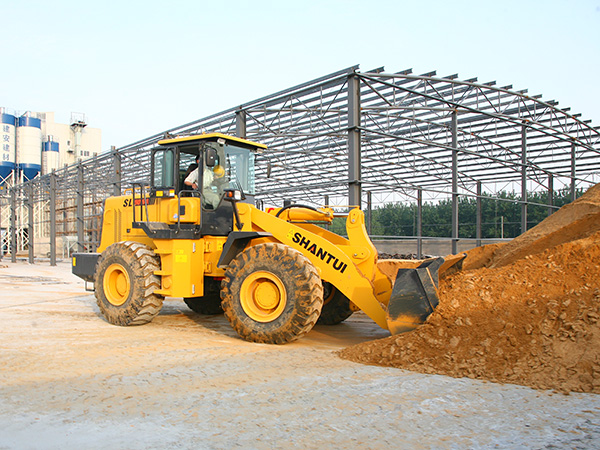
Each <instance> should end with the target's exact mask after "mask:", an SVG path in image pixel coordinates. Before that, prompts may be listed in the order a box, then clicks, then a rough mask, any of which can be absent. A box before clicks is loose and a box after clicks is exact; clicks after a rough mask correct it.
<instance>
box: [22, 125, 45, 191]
mask: <svg viewBox="0 0 600 450" xmlns="http://www.w3.org/2000/svg"><path fill="white" fill-rule="evenodd" d="M17 163H18V165H19V169H20V170H21V171H22V172H23V179H27V180H31V179H32V178H35V177H36V176H37V175H38V174H39V173H40V170H41V168H42V121H41V120H40V119H38V118H35V117H29V116H28V115H24V116H21V117H19V121H18V123H17Z"/></svg>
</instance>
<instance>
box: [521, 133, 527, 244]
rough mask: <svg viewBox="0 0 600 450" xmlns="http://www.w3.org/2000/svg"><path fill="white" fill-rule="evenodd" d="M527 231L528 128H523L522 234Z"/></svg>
mask: <svg viewBox="0 0 600 450" xmlns="http://www.w3.org/2000/svg"><path fill="white" fill-rule="evenodd" d="M526 231H527V126H526V125H523V126H522V127H521V234H523V233H525V232H526Z"/></svg>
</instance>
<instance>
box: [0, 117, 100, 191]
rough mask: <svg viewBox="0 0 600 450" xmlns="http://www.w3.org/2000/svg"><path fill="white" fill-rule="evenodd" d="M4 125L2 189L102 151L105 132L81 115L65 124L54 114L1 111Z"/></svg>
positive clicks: (1, 131)
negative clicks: (59, 121) (57, 120)
mask: <svg viewBox="0 0 600 450" xmlns="http://www.w3.org/2000/svg"><path fill="white" fill-rule="evenodd" d="M0 122H1V124H2V128H1V129H0V142H1V146H0V185H6V184H8V185H12V184H18V183H21V182H24V181H28V180H32V179H34V178H35V177H37V176H39V175H45V174H48V173H51V172H52V171H53V170H56V169H59V168H60V167H63V166H65V165H70V164H73V163H75V162H76V161H78V160H84V159H88V158H91V157H93V156H95V155H97V154H99V153H100V151H101V149H102V133H101V130H100V129H99V128H92V127H89V126H88V124H87V121H86V118H85V115H84V114H81V113H72V114H71V120H70V121H69V123H68V124H64V123H57V122H55V120H54V113H53V112H31V111H27V112H25V113H22V114H17V113H15V112H9V111H8V110H7V109H6V108H0Z"/></svg>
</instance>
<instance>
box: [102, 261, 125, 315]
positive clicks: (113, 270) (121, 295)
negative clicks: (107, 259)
mask: <svg viewBox="0 0 600 450" xmlns="http://www.w3.org/2000/svg"><path fill="white" fill-rule="evenodd" d="M103 285H104V295H105V296H106V299H107V300H108V301H109V303H110V304H112V305H115V306H121V305H122V304H123V303H125V302H126V301H127V298H128V297H129V292H130V291H131V281H130V280H129V274H128V273H127V270H126V269H125V267H123V266H122V265H121V264H111V265H110V266H109V267H108V269H106V272H105V273H104V282H103Z"/></svg>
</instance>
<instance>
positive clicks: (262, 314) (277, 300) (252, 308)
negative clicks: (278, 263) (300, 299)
mask: <svg viewBox="0 0 600 450" xmlns="http://www.w3.org/2000/svg"><path fill="white" fill-rule="evenodd" d="M240 300H241V304H242V309H243V310H244V312H245V313H246V314H247V315H248V317H250V318H251V319H252V320H254V321H256V322H272V321H273V320H275V319H277V318H278V317H279V316H280V315H281V313H282V312H283V310H284V308H285V305H286V301H287V293H286V290H285V286H284V285H283V283H282V282H281V280H280V279H279V278H278V277H277V276H276V275H274V274H272V273H271V272H264V271H260V272H254V273H253V274H251V275H250V276H248V277H247V278H246V279H245V280H244V282H243V283H242V288H241V290H240Z"/></svg>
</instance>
